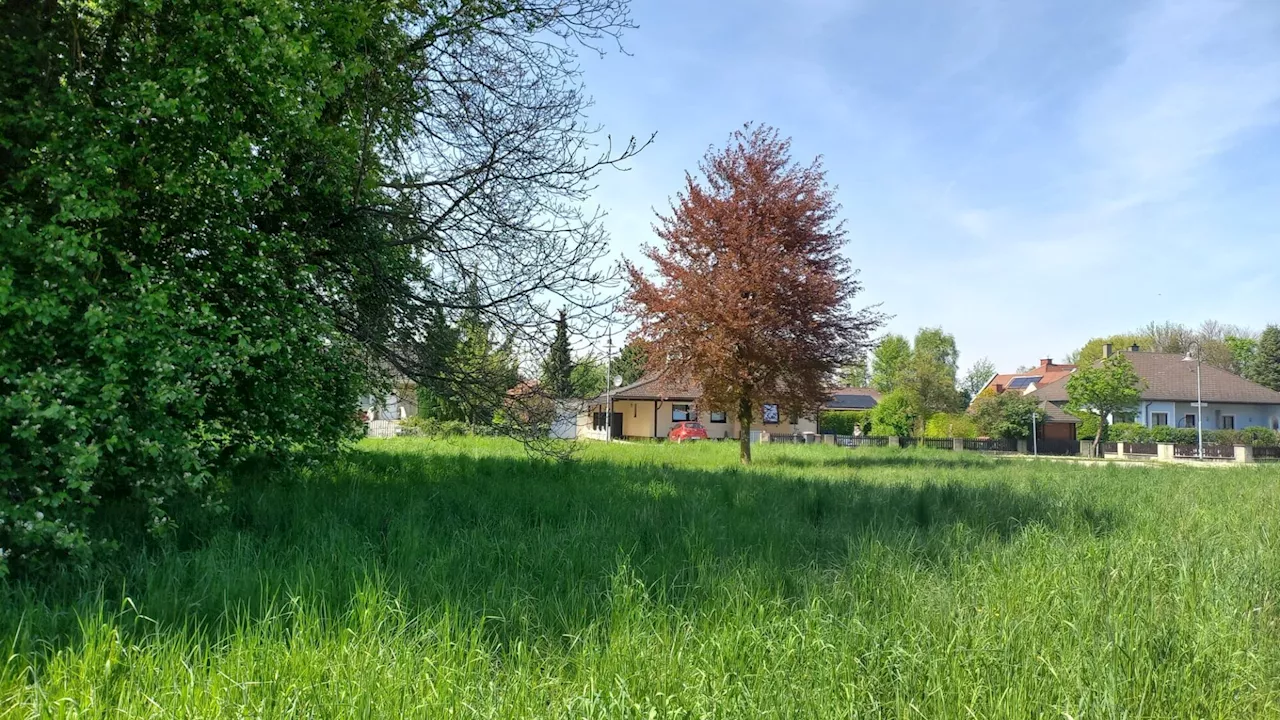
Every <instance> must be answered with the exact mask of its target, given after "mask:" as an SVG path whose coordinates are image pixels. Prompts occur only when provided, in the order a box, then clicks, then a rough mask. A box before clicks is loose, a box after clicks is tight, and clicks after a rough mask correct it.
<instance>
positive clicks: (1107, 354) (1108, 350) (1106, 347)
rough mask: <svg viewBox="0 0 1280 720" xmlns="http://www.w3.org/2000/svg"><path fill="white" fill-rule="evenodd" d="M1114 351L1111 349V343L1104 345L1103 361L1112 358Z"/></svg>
mask: <svg viewBox="0 0 1280 720" xmlns="http://www.w3.org/2000/svg"><path fill="white" fill-rule="evenodd" d="M1112 349H1113V348H1112V347H1111V343H1103V344H1102V359H1103V360H1106V359H1107V358H1109V357H1111V351H1112Z"/></svg>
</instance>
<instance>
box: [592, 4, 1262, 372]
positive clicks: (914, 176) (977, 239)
mask: <svg viewBox="0 0 1280 720" xmlns="http://www.w3.org/2000/svg"><path fill="white" fill-rule="evenodd" d="M632 12H633V16H634V19H635V20H636V21H637V22H638V23H639V25H640V28H639V29H638V30H636V31H633V32H631V33H629V34H628V35H627V36H626V37H625V38H624V46H625V48H626V50H627V51H628V52H629V53H630V55H622V54H618V53H611V54H609V55H608V56H606V57H605V58H604V59H602V60H597V59H596V58H594V57H588V58H584V63H583V65H584V69H585V74H586V82H587V87H588V90H589V91H590V93H591V94H592V95H593V96H594V97H595V100H596V105H595V107H594V108H593V110H592V119H593V120H596V121H599V122H601V123H602V124H604V125H605V127H606V129H607V131H608V132H610V133H612V134H613V135H614V136H615V137H618V136H622V137H625V136H628V135H631V134H637V135H645V134H647V133H649V132H652V131H656V132H657V133H658V137H657V141H656V143H655V144H654V145H653V146H652V147H650V148H649V149H648V150H646V151H645V152H644V153H642V154H641V156H640V157H638V158H637V159H636V160H635V161H634V162H633V163H632V168H631V170H630V171H629V172H626V173H617V172H608V173H605V174H604V175H602V176H601V177H600V188H599V191H598V193H597V195H596V200H597V201H598V202H599V204H600V205H601V207H602V208H603V209H604V210H606V211H607V212H608V213H609V215H610V217H609V219H608V227H609V230H610V232H611V234H612V237H613V246H614V248H615V253H617V254H618V255H619V256H625V257H628V258H632V259H635V258H637V257H638V255H639V247H640V245H641V244H643V243H648V242H653V240H654V238H653V235H652V230H651V225H652V219H653V210H654V209H655V208H657V209H665V208H666V207H667V204H668V201H669V198H670V197H672V196H673V195H674V194H675V193H676V192H677V191H678V190H679V189H680V187H681V183H682V178H683V173H684V171H685V170H686V169H690V170H691V169H694V168H695V167H696V164H697V162H698V160H699V159H700V158H701V156H702V155H703V154H704V153H705V151H706V150H707V148H708V147H709V146H711V145H716V146H719V145H722V144H723V143H724V142H725V141H726V139H727V137H728V135H729V133H730V132H731V131H733V130H734V129H735V128H737V127H740V126H741V125H742V123H744V122H747V121H755V122H763V123H768V124H771V125H774V126H776V127H778V128H779V129H780V130H781V131H782V132H783V133H784V134H786V135H789V136H791V137H792V138H793V140H794V146H793V147H794V152H795V155H796V157H797V158H798V159H801V160H808V159H811V158H812V157H814V156H816V155H822V156H823V157H824V162H825V165H826V168H827V171H828V178H829V180H830V181H831V182H832V184H834V185H836V186H838V198H839V200H840V202H841V204H842V205H843V216H844V218H845V219H846V221H847V227H848V230H849V244H848V246H847V248H846V252H847V254H848V256H849V257H850V259H851V260H852V261H853V263H854V266H855V267H858V268H860V269H861V271H862V275H861V279H862V281H863V282H864V284H865V288H866V290H865V293H864V295H863V298H864V299H865V301H866V302H867V303H882V305H883V309H884V310H885V311H886V312H888V313H890V314H892V315H894V318H893V320H891V321H890V323H889V325H888V327H887V328H886V330H887V331H891V332H899V333H904V334H908V335H909V334H912V333H914V332H915V330H916V328H918V327H921V326H941V327H943V328H945V329H946V330H948V331H950V332H951V333H953V334H954V335H955V336H956V340H957V342H958V344H959V347H960V351H961V354H962V357H961V365H962V366H966V367H967V366H968V365H969V363H971V362H972V361H973V360H975V359H977V358H978V357H981V356H983V355H986V356H990V357H991V359H992V360H994V361H995V362H996V363H997V365H998V366H999V367H1001V368H1002V369H1010V370H1011V369H1013V368H1014V367H1016V366H1018V365H1021V364H1033V363H1034V362H1035V361H1036V360H1037V359H1038V358H1040V357H1047V356H1052V357H1055V358H1061V357H1062V356H1063V355H1065V354H1066V353H1067V352H1069V351H1070V350H1072V349H1074V348H1076V347H1078V346H1080V345H1081V344H1083V343H1084V342H1085V341H1086V340H1087V339H1088V338H1090V337H1093V336H1097V335H1102V334H1109V333H1112V332H1122V331H1126V330H1129V329H1132V328H1134V327H1137V326H1139V325H1143V324H1145V323H1147V322H1149V321H1152V320H1157V321H1164V320H1175V321H1180V322H1185V323H1188V324H1198V323H1199V322H1200V321H1202V320H1204V319H1208V318H1214V319H1217V320H1220V321H1223V322H1234V323H1239V324H1244V325H1250V326H1253V327H1255V328H1260V327H1261V326H1263V325H1265V324H1266V323H1267V322H1280V309H1278V308H1277V301H1278V300H1280V253H1277V248H1278V246H1280V243H1278V242H1277V241H1278V240H1280V124H1278V121H1280V1H1277V0H1239V1H1235V2H1233V1H1230V0H1138V1H1136V2H1116V1H1115V0H1110V1H1106V2H1103V1H1098V0H1073V1H1069V2H1068V1H1062V2H1047V1H1036V0H1005V1H1003V2H1002V1H998V0H931V1H929V2H924V1H921V0H897V1H892V2H891V1H888V0H885V1H873V0H848V1H847V2H840V1H838V0H793V1H791V2H777V1H776V0H775V1H773V2H769V1H758V0H734V1H732V2H730V1H729V0H715V1H713V0H684V1H683V2H674V1H672V0H633V2H632Z"/></svg>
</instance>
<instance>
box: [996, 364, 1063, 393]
mask: <svg viewBox="0 0 1280 720" xmlns="http://www.w3.org/2000/svg"><path fill="white" fill-rule="evenodd" d="M1075 371H1076V366H1075V365H1067V364H1060V363H1055V362H1053V360H1051V359H1050V358H1044V359H1042V360H1041V361H1040V365H1039V366H1038V367H1033V368H1031V369H1030V370H1027V371H1026V372H1018V373H1000V374H998V375H996V376H995V377H993V378H991V379H990V380H988V381H987V384H986V385H985V386H984V387H983V388H982V389H983V390H986V389H987V388H994V387H999V388H1000V390H999V392H1004V391H1006V390H1021V391H1022V392H1024V393H1026V392H1027V391H1028V390H1030V389H1031V386H1033V385H1034V386H1035V387H1044V386H1045V385H1052V384H1053V383H1056V382H1058V381H1059V380H1062V379H1063V378H1065V377H1067V376H1068V375H1070V374H1071V373H1073V372H1075Z"/></svg>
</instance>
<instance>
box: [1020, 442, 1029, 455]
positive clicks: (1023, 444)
mask: <svg viewBox="0 0 1280 720" xmlns="http://www.w3.org/2000/svg"><path fill="white" fill-rule="evenodd" d="M1018 452H1019V453H1022V454H1023V455H1026V454H1027V441H1026V440H1019V441H1018Z"/></svg>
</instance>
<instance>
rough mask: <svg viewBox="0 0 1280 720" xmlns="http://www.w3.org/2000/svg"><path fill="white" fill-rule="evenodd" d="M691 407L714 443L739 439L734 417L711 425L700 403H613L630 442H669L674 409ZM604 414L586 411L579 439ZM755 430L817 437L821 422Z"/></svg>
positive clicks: (758, 426)
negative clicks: (645, 440) (596, 416)
mask: <svg viewBox="0 0 1280 720" xmlns="http://www.w3.org/2000/svg"><path fill="white" fill-rule="evenodd" d="M684 404H690V405H693V406H694V409H695V410H696V411H697V413H698V422H700V423H702V425H703V427H705V428H706V429H707V436H708V437H710V438H711V439H713V440H723V439H726V438H728V439H736V438H737V437H738V429H739V424H738V421H737V420H736V419H734V418H732V417H728V418H726V422H723V423H713V422H711V412H710V411H709V410H706V409H703V408H698V407H697V403H693V402H690V403H685V402H681V401H676V402H672V401H669V400H656V401H655V400H615V401H613V409H614V412H618V413H622V435H623V436H624V437H629V438H666V437H667V433H669V432H671V428H672V427H674V426H675V421H673V420H672V419H671V410H672V405H684ZM655 405H656V409H657V422H656V424H655V422H654V409H655ZM603 410H604V406H603V404H600V405H593V406H590V407H588V408H587V409H586V412H585V413H584V414H581V415H579V416H578V428H579V430H578V435H579V437H585V436H586V435H585V433H584V432H583V430H584V429H587V430H589V429H590V428H591V413H593V412H601V411H603ZM751 427H752V429H754V430H766V431H768V432H769V433H770V434H773V435H793V434H801V433H806V432H812V433H816V432H817V431H818V422H817V420H815V419H812V418H797V422H796V423H795V424H794V425H792V424H791V423H789V422H785V421H784V422H781V423H778V424H776V425H763V424H761V423H759V422H756V423H754V424H753V425H752V426H751Z"/></svg>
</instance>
